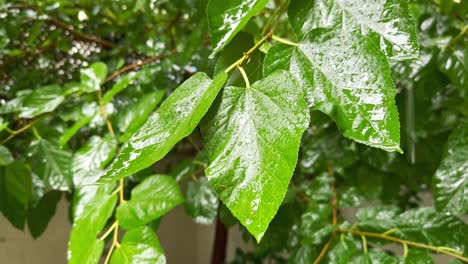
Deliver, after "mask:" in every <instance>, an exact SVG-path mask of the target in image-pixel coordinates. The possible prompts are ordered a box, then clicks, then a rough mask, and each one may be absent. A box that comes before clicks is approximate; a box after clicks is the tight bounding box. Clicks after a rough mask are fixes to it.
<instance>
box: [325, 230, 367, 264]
mask: <svg viewBox="0 0 468 264" xmlns="http://www.w3.org/2000/svg"><path fill="white" fill-rule="evenodd" d="M359 253H360V251H359V250H358V248H357V246H356V242H355V241H354V239H353V238H352V237H350V236H344V235H343V236H342V237H341V238H340V240H339V241H338V243H337V244H336V245H335V246H334V247H333V248H332V249H331V250H330V251H329V252H328V254H327V258H328V263H334V264H348V263H350V262H351V261H352V260H353V259H354V258H355V256H357V255H359Z"/></svg>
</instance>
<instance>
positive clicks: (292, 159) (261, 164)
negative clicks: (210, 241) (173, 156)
mask: <svg viewBox="0 0 468 264" xmlns="http://www.w3.org/2000/svg"><path fill="white" fill-rule="evenodd" d="M308 122H309V115H308V111H307V106H306V104H305V101H304V99H303V94H302V91H301V90H300V89H299V87H298V86H297V83H296V82H295V81H294V80H293V78H292V77H291V75H290V74H288V73H287V72H284V71H279V72H276V73H275V74H271V75H270V76H268V77H267V78H265V79H263V80H261V81H258V82H256V83H254V84H253V85H252V87H250V88H243V87H226V88H225V89H224V91H223V94H222V95H221V96H220V101H218V105H216V107H215V108H214V109H213V111H212V112H210V114H209V116H207V118H206V120H205V122H204V123H203V124H202V129H203V135H204V139H205V142H207V143H206V144H207V146H206V147H207V150H208V153H209V156H210V160H211V164H210V166H209V167H208V168H207V169H206V175H207V177H208V180H209V181H210V183H211V185H212V186H213V188H214V189H215V190H216V192H217V193H218V195H219V196H220V198H221V200H222V201H223V202H224V204H226V206H227V207H228V208H229V209H230V210H231V212H232V213H233V214H234V216H236V217H237V218H238V219H239V220H240V221H241V223H242V224H243V225H244V226H246V227H247V229H248V230H249V232H250V233H252V234H253V235H254V236H255V237H256V239H257V240H258V241H259V240H260V239H261V237H262V236H263V234H264V233H265V231H266V229H267V227H268V224H269V222H270V221H271V220H272V219H273V216H274V215H275V214H276V211H277V210H278V208H279V206H280V204H281V201H282V200H283V198H284V195H285V194H286V190H287V187H288V184H289V180H290V179H291V176H292V173H293V171H294V168H295V165H296V162H297V153H298V149H299V143H300V139H301V136H302V133H303V132H304V130H305V129H306V128H307V126H308Z"/></svg>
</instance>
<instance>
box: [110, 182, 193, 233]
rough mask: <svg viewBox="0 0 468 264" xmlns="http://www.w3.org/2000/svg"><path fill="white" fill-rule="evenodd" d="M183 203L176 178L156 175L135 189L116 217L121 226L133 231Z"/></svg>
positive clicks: (120, 207)
mask: <svg viewBox="0 0 468 264" xmlns="http://www.w3.org/2000/svg"><path fill="white" fill-rule="evenodd" d="M183 201H184V197H183V196H182V194H181V193H180V190H179V186H178V185H177V182H176V181H175V179H174V178H172V177H170V176H164V175H154V176H150V177H148V178H146V179H145V180H144V181H143V182H141V183H140V184H139V185H138V186H136V187H135V188H133V190H132V196H131V199H130V200H129V201H126V202H125V203H123V204H121V205H119V206H118V207H117V212H116V217H117V220H118V221H119V225H120V226H122V227H123V228H126V229H131V228H134V227H138V226H141V225H144V224H147V223H149V222H150V221H152V220H155V219H157V218H159V217H161V216H162V215H164V214H165V213H167V212H168V211H169V210H171V209H172V208H174V207H175V206H176V205H178V204H180V203H182V202H183Z"/></svg>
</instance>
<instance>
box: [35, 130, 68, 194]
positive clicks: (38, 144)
mask: <svg viewBox="0 0 468 264" xmlns="http://www.w3.org/2000/svg"><path fill="white" fill-rule="evenodd" d="M71 159H72V153H71V152H69V151H67V150H64V149H61V148H60V147H59V146H58V145H56V144H55V143H53V142H50V141H48V140H46V139H39V140H36V141H34V142H33V143H31V146H30V148H29V152H28V161H29V164H31V168H32V170H33V172H35V173H36V174H37V175H38V176H39V177H40V178H41V179H42V181H43V182H44V184H45V185H46V187H49V188H52V189H54V190H61V191H67V190H68V189H69V187H70V185H71V183H72V174H71Z"/></svg>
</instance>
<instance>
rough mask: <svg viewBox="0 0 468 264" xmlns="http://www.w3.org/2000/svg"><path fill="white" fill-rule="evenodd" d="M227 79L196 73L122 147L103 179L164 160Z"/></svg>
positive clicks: (124, 175) (190, 131)
mask: <svg viewBox="0 0 468 264" xmlns="http://www.w3.org/2000/svg"><path fill="white" fill-rule="evenodd" d="M226 79H227V74H226V73H224V72H222V73H220V74H218V75H217V76H216V77H215V78H214V80H210V79H209V78H208V76H206V75H205V74H204V73H197V74H195V75H193V76H192V77H190V79H188V80H187V81H185V82H184V83H183V84H182V85H181V86H180V87H179V88H177V89H176V90H175V91H174V92H173V93H172V94H171V95H170V96H169V97H168V98H167V99H166V100H165V101H164V102H163V103H162V104H161V107H159V109H158V110H157V111H156V112H155V113H154V114H153V115H151V116H150V117H149V119H148V120H147V122H146V123H145V124H144V125H143V126H142V127H141V128H140V129H139V130H138V132H137V133H135V134H134V135H133V136H132V137H131V138H130V141H129V142H128V143H127V144H125V145H124V146H123V147H122V151H121V152H120V153H119V155H118V156H117V158H116V159H115V161H114V162H113V163H112V164H111V166H110V168H109V170H108V171H107V172H106V174H105V175H104V176H103V177H102V178H101V179H100V181H101V182H114V181H116V180H118V179H121V178H124V177H127V176H129V175H131V174H133V173H136V172H138V171H140V170H142V169H145V168H147V167H149V166H151V165H152V164H153V163H155V162H156V161H158V160H160V159H162V158H163V157H164V156H165V155H166V154H167V153H168V152H169V151H170V150H171V149H172V148H173V147H174V145H175V144H176V143H177V142H179V141H180V140H181V139H183V138H184V137H186V136H188V135H190V133H192V131H193V130H194V129H195V127H196V126H197V125H198V123H199V121H200V119H201V118H202V117H203V116H204V115H205V113H206V112H207V111H208V108H210V106H211V104H212V103H213V100H214V99H215V97H216V95H217V94H218V92H219V90H220V89H221V87H222V86H223V85H224V83H225V82H226Z"/></svg>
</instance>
